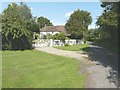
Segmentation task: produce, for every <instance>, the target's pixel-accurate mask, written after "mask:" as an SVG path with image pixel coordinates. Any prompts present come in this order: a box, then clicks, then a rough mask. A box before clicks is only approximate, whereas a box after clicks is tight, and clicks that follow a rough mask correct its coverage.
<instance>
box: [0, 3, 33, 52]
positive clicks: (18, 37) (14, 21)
mask: <svg viewBox="0 0 120 90" xmlns="http://www.w3.org/2000/svg"><path fill="white" fill-rule="evenodd" d="M31 19H32V14H31V11H30V9H29V7H27V6H26V4H24V3H20V6H19V5H17V4H16V3H11V4H9V5H8V7H7V9H5V10H4V11H3V12H2V18H1V23H2V41H3V43H2V46H3V49H14V50H16V49H22V50H23V49H31V48H32V32H31V30H30V28H31ZM8 47H9V48H8Z"/></svg>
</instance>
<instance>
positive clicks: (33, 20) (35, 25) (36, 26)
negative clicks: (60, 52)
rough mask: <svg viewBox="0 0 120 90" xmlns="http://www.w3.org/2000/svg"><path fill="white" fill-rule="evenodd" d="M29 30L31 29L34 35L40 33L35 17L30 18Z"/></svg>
mask: <svg viewBox="0 0 120 90" xmlns="http://www.w3.org/2000/svg"><path fill="white" fill-rule="evenodd" d="M30 29H31V31H32V32H36V33H39V32H40V30H39V24H38V23H37V21H36V17H33V18H32V20H31V28H30Z"/></svg>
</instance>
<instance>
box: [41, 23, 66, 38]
mask: <svg viewBox="0 0 120 90" xmlns="http://www.w3.org/2000/svg"><path fill="white" fill-rule="evenodd" d="M60 32H63V33H64V34H66V30H65V26H64V25H60V26H46V27H44V28H42V29H40V37H41V38H42V37H43V36H44V35H47V34H51V35H54V34H56V33H60Z"/></svg>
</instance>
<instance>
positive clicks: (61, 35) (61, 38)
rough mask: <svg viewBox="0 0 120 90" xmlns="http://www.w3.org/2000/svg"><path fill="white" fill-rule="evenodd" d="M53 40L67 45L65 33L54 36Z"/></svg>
mask: <svg viewBox="0 0 120 90" xmlns="http://www.w3.org/2000/svg"><path fill="white" fill-rule="evenodd" d="M52 38H53V39H55V40H61V41H62V42H63V43H65V38H66V37H65V34H64V33H63V32H61V33H59V34H58V33H56V34H55V35H53V37H52Z"/></svg>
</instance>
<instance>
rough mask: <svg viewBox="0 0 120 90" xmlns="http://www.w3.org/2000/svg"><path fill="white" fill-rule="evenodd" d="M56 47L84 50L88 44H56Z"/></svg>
mask: <svg viewBox="0 0 120 90" xmlns="http://www.w3.org/2000/svg"><path fill="white" fill-rule="evenodd" d="M55 48H57V49H62V50H69V51H80V50H81V51H85V50H87V49H88V48H89V45H88V44H87V43H86V44H76V45H70V46H58V47H55Z"/></svg>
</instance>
